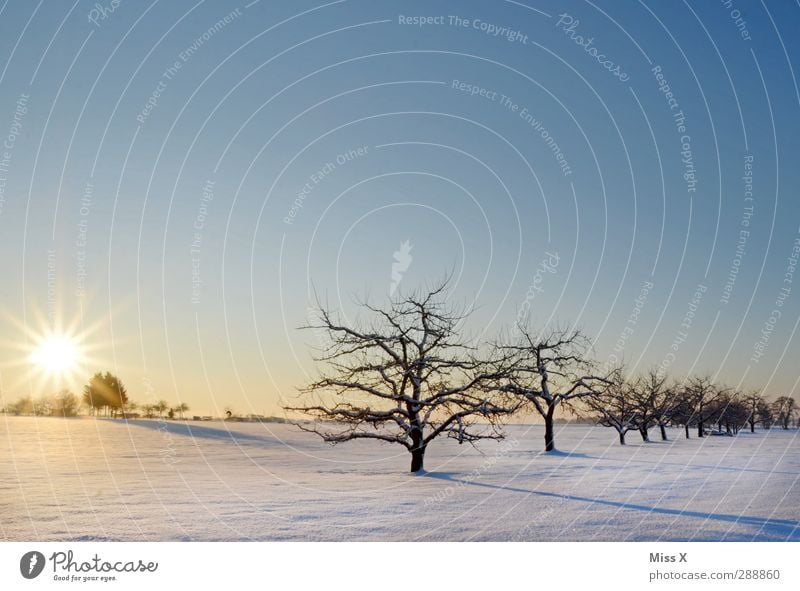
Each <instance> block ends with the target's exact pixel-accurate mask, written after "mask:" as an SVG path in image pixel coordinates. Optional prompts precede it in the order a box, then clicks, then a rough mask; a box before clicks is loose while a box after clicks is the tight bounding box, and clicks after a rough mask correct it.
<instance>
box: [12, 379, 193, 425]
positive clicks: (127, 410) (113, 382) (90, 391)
mask: <svg viewBox="0 0 800 591" xmlns="http://www.w3.org/2000/svg"><path fill="white" fill-rule="evenodd" d="M81 403H82V404H83V405H84V406H85V407H86V408H87V409H88V410H89V412H90V413H91V414H93V415H94V416H101V415H102V416H109V417H112V418H116V417H130V416H131V415H134V416H138V414H139V413H137V411H141V414H142V415H143V416H144V417H146V418H149V419H152V418H156V417H158V418H165V417H166V418H170V419H173V418H176V417H179V418H181V419H182V418H184V413H186V412H188V411H189V405H188V404H186V403H185V402H182V403H181V404H178V405H177V406H171V405H169V404H168V403H167V402H166V401H165V400H158V401H156V402H154V403H152V404H143V405H139V404H137V403H136V402H134V401H132V400H130V399H129V398H128V391H127V389H126V388H125V385H124V384H123V383H122V381H121V380H120V379H119V378H118V377H117V376H115V375H114V374H112V373H109V372H105V373H102V372H100V373H96V374H94V375H93V376H92V377H91V379H90V380H89V383H88V384H86V386H85V387H84V389H83V397H82V399H78V397H77V396H76V395H75V394H73V393H72V392H70V391H69V390H61V391H60V392H58V393H57V394H53V395H51V396H42V397H40V398H38V399H35V400H34V399H31V397H29V396H26V397H23V398H20V399H19V400H17V401H16V402H13V403H11V404H8V405H6V406H5V407H4V408H3V412H6V413H8V414H14V415H34V416H63V417H74V416H77V414H78V411H79V410H80V406H81Z"/></svg>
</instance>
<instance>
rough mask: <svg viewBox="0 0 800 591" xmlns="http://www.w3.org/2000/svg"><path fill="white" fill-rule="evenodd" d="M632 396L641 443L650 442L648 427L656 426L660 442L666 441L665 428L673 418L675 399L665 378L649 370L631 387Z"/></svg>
mask: <svg viewBox="0 0 800 591" xmlns="http://www.w3.org/2000/svg"><path fill="white" fill-rule="evenodd" d="M632 395H633V398H634V400H635V404H636V411H637V412H636V423H637V428H638V430H639V434H640V435H641V436H642V441H650V437H649V435H648V431H649V429H650V427H652V426H655V425H658V426H659V428H660V430H661V439H662V441H666V440H667V430H666V426H667V424H668V423H669V422H670V420H671V419H672V418H673V415H674V411H675V406H676V397H675V393H674V391H673V390H672V389H671V388H670V387H669V386H668V385H667V376H666V375H665V374H664V373H663V372H660V371H658V369H651V370H649V371H648V372H647V373H646V374H644V375H642V376H639V378H638V379H636V381H635V382H634V383H633V385H632Z"/></svg>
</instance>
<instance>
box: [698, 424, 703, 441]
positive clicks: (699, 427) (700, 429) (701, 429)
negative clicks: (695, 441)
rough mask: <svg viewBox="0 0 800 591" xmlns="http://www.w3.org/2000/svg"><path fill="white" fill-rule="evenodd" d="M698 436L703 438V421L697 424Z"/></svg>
mask: <svg viewBox="0 0 800 591" xmlns="http://www.w3.org/2000/svg"><path fill="white" fill-rule="evenodd" d="M697 436H698V437H703V421H700V422H699V423H697Z"/></svg>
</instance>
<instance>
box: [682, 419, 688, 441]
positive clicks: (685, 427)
mask: <svg viewBox="0 0 800 591" xmlns="http://www.w3.org/2000/svg"><path fill="white" fill-rule="evenodd" d="M683 428H684V429H686V439H689V423H686V424H685V425H684V426H683Z"/></svg>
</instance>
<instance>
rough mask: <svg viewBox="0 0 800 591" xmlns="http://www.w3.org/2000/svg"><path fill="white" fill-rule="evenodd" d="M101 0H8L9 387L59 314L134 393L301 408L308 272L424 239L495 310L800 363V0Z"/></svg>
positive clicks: (472, 294) (328, 291)
mask: <svg viewBox="0 0 800 591" xmlns="http://www.w3.org/2000/svg"><path fill="white" fill-rule="evenodd" d="M98 4H99V5H100V6H102V7H103V8H104V11H100V10H99V9H98V8H97V7H96V6H95V4H94V3H90V2H76V3H74V4H73V3H70V2H43V3H38V4H37V3H35V2H21V1H17V2H14V1H9V2H6V3H5V4H4V5H3V7H2V12H0V30H1V31H2V35H0V56H2V63H0V68H1V69H0V76H1V77H0V132H2V134H3V137H5V136H6V135H7V134H8V133H10V132H11V131H14V130H15V131H14V136H13V140H12V141H11V148H10V149H6V150H5V152H6V153H7V155H8V154H10V158H6V164H5V166H4V167H3V166H0V183H3V184H2V187H3V193H2V201H0V237H2V238H1V239H2V245H3V250H4V256H3V259H2V260H3V278H4V281H3V282H2V285H0V323H2V324H0V327H2V328H0V331H2V332H0V335H2V339H1V340H0V346H2V347H3V353H2V354H3V356H4V357H5V362H4V364H3V366H2V384H1V387H2V389H3V393H4V395H5V396H8V397H13V396H14V395H17V394H24V393H27V392H28V391H29V390H30V391H33V392H34V393H37V389H41V388H47V387H54V386H53V385H52V384H44V385H42V383H41V382H40V381H37V380H32V379H31V376H30V368H29V367H28V366H27V364H26V363H25V358H24V354H23V349H24V347H23V345H24V344H25V343H27V342H30V341H31V340H32V339H33V340H35V338H36V336H37V335H39V334H41V333H42V332H43V331H45V330H46V329H47V326H48V325H52V324H57V323H59V322H61V323H62V324H64V325H76V326H78V327H79V328H78V329H76V330H78V331H79V332H82V333H84V334H85V337H84V341H85V342H84V346H85V348H87V349H88V350H89V351H90V353H91V354H90V357H91V362H90V363H87V364H86V367H85V368H83V369H85V370H86V372H89V371H93V370H95V369H105V368H109V369H113V370H116V371H117V372H118V373H119V374H120V376H121V377H122V378H123V380H125V381H126V383H127V384H128V388H129V390H130V391H131V394H132V396H133V397H134V398H137V399H139V400H143V401H145V400H147V399H149V398H152V397H157V398H166V399H168V400H177V399H180V400H183V401H186V402H187V403H189V404H190V406H192V407H193V408H195V409H196V410H197V411H198V412H204V413H205V412H208V413H216V412H219V409H221V407H223V406H226V405H232V406H233V407H234V408H236V409H237V410H238V411H240V412H267V413H276V412H278V410H279V401H280V400H281V399H282V398H286V397H290V396H293V395H294V388H295V386H297V385H301V384H303V383H304V382H305V381H306V379H307V375H308V372H312V371H313V366H312V363H311V361H310V356H309V344H311V343H313V336H312V335H309V333H303V332H300V331H297V330H296V327H297V326H299V325H300V324H303V323H304V322H305V320H306V318H307V308H308V306H309V304H311V303H313V298H312V295H311V294H312V293H313V291H314V290H316V291H317V292H318V293H319V294H321V295H322V296H323V297H324V298H325V299H326V300H327V301H328V302H330V303H331V304H332V305H333V306H335V307H337V308H341V309H342V310H343V312H344V313H346V314H348V315H353V314H355V313H356V308H355V305H354V296H364V295H365V294H367V293H369V294H370V297H372V299H373V301H375V302H377V303H380V302H385V301H386V299H387V298H388V297H389V290H390V288H391V284H392V265H393V263H395V262H396V261H395V252H398V251H400V249H401V245H402V244H403V243H404V242H406V241H408V243H409V245H410V246H411V250H410V252H409V255H410V261H409V262H408V264H407V265H404V267H407V268H406V269H405V270H404V271H402V273H401V277H402V280H401V281H400V288H401V289H402V288H406V289H410V288H413V287H415V286H417V285H419V284H421V283H424V282H425V281H431V280H434V279H436V278H439V277H441V276H442V275H443V274H444V273H446V272H448V271H452V272H453V273H454V278H455V279H454V280H455V286H454V290H453V296H452V297H454V298H456V299H457V300H459V301H462V302H468V303H473V302H474V303H475V305H476V306H477V311H476V313H475V315H474V317H473V323H472V324H471V325H470V327H469V330H470V331H472V333H474V334H480V333H481V332H482V331H485V332H486V334H487V335H492V334H494V333H496V332H497V331H499V330H501V329H502V328H503V327H507V326H509V325H511V324H512V323H513V322H514V319H515V318H516V317H517V315H518V313H519V311H520V309H521V307H526V308H527V307H528V306H529V307H530V310H531V320H532V321H533V322H534V324H536V325H537V326H543V325H547V324H548V323H550V324H552V323H557V324H561V325H565V324H566V325H571V324H573V323H575V324H577V325H578V326H580V327H582V328H583V329H584V330H585V331H586V332H587V333H588V334H589V335H590V336H591V337H592V338H593V339H595V346H596V356H597V358H598V360H600V361H606V360H608V359H609V358H611V356H612V355H615V356H617V357H619V358H621V359H622V358H624V359H625V360H626V361H627V362H628V363H629V364H630V365H631V366H634V367H635V368H637V369H644V368H647V367H649V366H652V365H658V364H662V365H664V367H668V369H669V371H670V373H672V374H673V375H675V377H681V376H683V375H685V374H686V373H688V372H690V371H693V372H701V373H705V372H709V373H712V374H713V375H716V376H717V377H718V379H719V380H720V381H723V382H725V383H728V384H730V385H734V386H738V385H741V386H742V387H747V388H750V387H764V388H765V391H766V392H767V393H768V394H770V395H779V394H785V393H794V392H795V390H796V387H797V384H796V380H797V374H796V370H795V364H793V363H792V361H794V360H796V359H797V357H798V343H797V337H796V335H795V329H796V328H797V323H798V318H799V316H798V310H799V309H800V308H798V306H799V305H800V304H799V303H798V299H800V292H798V288H793V284H792V283H791V282H789V281H788V280H790V279H793V278H794V274H793V271H792V265H793V259H791V258H790V257H791V256H792V252H793V251H792V249H793V247H794V246H795V244H796V241H797V240H798V238H799V237H800V229H799V227H800V201H799V200H798V198H797V191H798V170H797V166H796V165H795V162H796V160H797V155H798V141H800V140H798V137H800V133H799V132H800V129H798V128H800V117H798V114H799V111H798V107H800V95H798V89H797V82H796V79H795V74H794V72H795V70H796V69H797V56H798V43H800V41H798V40H797V37H796V35H793V34H792V33H793V32H794V31H796V30H797V28H798V25H799V24H800V7H798V6H797V5H796V4H792V3H790V2H771V3H766V4H762V3H760V2H750V1H748V2H745V1H738V2H730V3H728V2H687V3H677V2H675V3H673V2H670V3H666V2H652V1H648V2H625V3H622V2H597V3H590V2H577V1H575V2H545V1H537V2H510V1H509V2H503V1H499V0H495V1H488V0H487V1H470V2H421V1H420V2H392V1H386V2H367V1H356V0H353V1H350V0H348V1H342V2H332V3H324V2H320V3H315V2H305V1H293V2H267V1H266V0H262V1H261V2H257V3H254V4H251V5H249V6H248V5H246V4H237V3H229V2H197V3H194V2H165V1H160V2H159V1H156V2H152V3H133V2H126V1H124V0H123V1H122V2H121V3H119V4H117V5H116V7H115V8H114V10H113V11H110V8H111V7H112V4H111V2H105V3H104V2H98ZM92 11H94V12H92ZM90 17H92V18H93V20H94V21H95V22H92V20H90ZM226 17H227V19H226ZM409 17H436V18H433V19H428V20H429V21H431V22H429V23H428V24H424V25H422V26H419V25H418V24H408V20H409ZM451 17H453V18H451ZM455 17H458V19H463V20H464V21H468V22H467V24H464V23H463V22H462V20H458V19H456V18H455ZM737 19H738V21H737ZM498 31H499V32H501V34H499V35H494V33H495V32H498ZM590 39H591V42H589V40H590ZM598 56H604V57H598ZM601 62H604V63H601ZM176 63H177V64H178V66H175V64H176ZM169 68H172V70H169ZM615 68H618V69H617V70H616V75H615ZM659 68H660V69H659ZM654 70H656V71H658V72H660V73H661V75H663V82H662V84H668V85H669V88H670V91H671V92H672V98H673V99H674V102H673V103H672V104H673V105H676V106H671V105H670V103H669V102H668V96H667V95H666V94H665V92H662V90H661V87H660V86H659V83H660V79H659V78H657V77H656V75H655V73H654ZM620 74H622V75H620ZM473 89H474V93H475V94H472V93H473ZM504 96H505V97H507V100H504V99H503V97H504ZM21 99H22V103H23V106H24V109H23V110H24V111H25V112H24V113H21V111H20V107H19V106H18V105H19V104H20V102H21ZM678 113H682V114H683V116H685V121H682V122H681V123H682V124H683V125H684V127H685V129H679V127H678V120H677V119H676V117H675V115H676V114H678ZM15 116H16V121H15ZM359 150H360V151H359ZM0 155H2V154H0ZM749 159H752V160H751V164H752V167H751V169H750V170H749V171H748V170H746V167H745V164H746V161H748V160H749ZM565 162H566V164H564V163H565ZM566 171H568V174H565V172H566ZM687 172H690V173H692V175H693V176H685V175H686V173H687ZM746 173H748V174H750V173H751V174H752V191H750V190H749V187H747V186H746V185H747V182H746V181H745V180H744V179H743V177H744V176H745V174H746ZM304 187H306V189H305V192H304V193H302V196H300V197H299V196H298V195H299V194H300V193H301V191H303V188H304ZM751 207H752V209H750V208H751ZM287 220H288V221H289V222H291V223H287ZM84 242H85V244H84ZM795 258H796V257H795ZM556 261H557V262H556ZM543 262H545V263H544V264H543ZM732 269H734V271H732ZM732 272H733V273H734V274H735V279H734V280H731V279H730V277H731V273H732ZM787 273H788V275H787ZM531 286H534V288H532V287H531ZM782 288H788V292H786V290H784V291H783V292H782V291H781V290H782ZM698 290H699V291H700V296H701V297H699V298H698V297H695V294H696V293H697V292H698ZM726 294H728V295H726ZM781 297H783V299H782V300H781V305H778V304H777V303H776V302H777V300H779V299H780V298H781ZM637 298H638V302H637ZM693 300H695V301H694V302H693ZM775 310H778V313H779V315H778V314H775V313H774V311H775ZM632 315H633V319H635V322H634V321H633V320H632ZM687 315H688V316H690V318H689V320H690V322H688V323H687V320H686V318H687ZM682 325H684V326H683V327H682ZM687 326H688V329H687ZM765 326H766V329H765ZM81 327H82V328H81ZM682 333H685V334H682ZM618 342H619V343H621V344H622V345H624V346H620V345H616V350H615V343H618ZM759 343H760V345H759ZM757 351H758V352H759V353H760V354H759V355H757V356H755V357H754V353H755V352H757ZM83 379H84V377H83V375H81V376H80V377H79V379H78V380H77V381H82V380H83Z"/></svg>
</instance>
